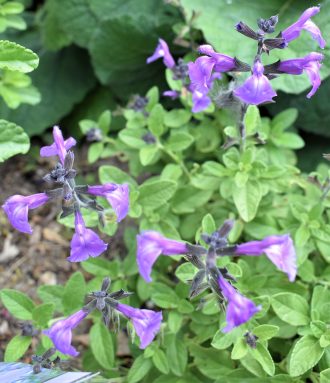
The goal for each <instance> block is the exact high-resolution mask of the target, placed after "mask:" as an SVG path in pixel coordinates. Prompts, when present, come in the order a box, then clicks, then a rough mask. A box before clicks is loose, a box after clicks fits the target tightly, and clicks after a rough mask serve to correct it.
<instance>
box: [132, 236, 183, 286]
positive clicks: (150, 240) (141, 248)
mask: <svg viewBox="0 0 330 383" xmlns="http://www.w3.org/2000/svg"><path fill="white" fill-rule="evenodd" d="M186 252H187V247H186V244H185V243H183V242H179V241H175V240H173V239H168V238H165V237H163V236H162V235H161V234H159V233H158V232H157V231H144V232H142V233H141V234H140V235H138V236H137V258H136V259H137V264H138V268H139V272H140V274H141V276H142V277H143V278H144V279H145V280H146V282H151V281H152V279H151V277H150V274H151V269H152V266H153V264H154V263H155V262H156V260H157V258H158V257H159V256H160V255H161V254H164V255H173V254H185V253H186Z"/></svg>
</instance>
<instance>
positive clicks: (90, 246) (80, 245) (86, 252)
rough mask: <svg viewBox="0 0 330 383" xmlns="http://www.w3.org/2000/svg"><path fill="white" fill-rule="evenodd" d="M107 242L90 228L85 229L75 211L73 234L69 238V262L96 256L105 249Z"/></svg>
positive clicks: (78, 213)
mask: <svg viewBox="0 0 330 383" xmlns="http://www.w3.org/2000/svg"><path fill="white" fill-rule="evenodd" d="M107 246H108V245H107V244H106V243H105V242H103V241H102V240H101V238H100V237H99V236H98V235H97V234H96V233H95V232H94V231H93V230H91V229H87V228H86V226H85V222H84V220H83V217H82V215H81V213H80V212H79V211H76V212H75V234H74V235H73V237H72V240H71V253H70V257H68V260H69V261H70V262H82V261H85V260H86V259H88V258H89V257H93V258H94V257H98V256H99V255H100V254H102V253H103V252H104V251H105V250H106V249H107Z"/></svg>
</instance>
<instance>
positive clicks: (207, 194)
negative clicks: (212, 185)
mask: <svg viewBox="0 0 330 383" xmlns="http://www.w3.org/2000/svg"><path fill="white" fill-rule="evenodd" d="M212 195H213V191H212V190H198V189H196V188H195V187H193V186H190V185H188V186H184V187H181V188H180V189H178V190H177V192H176V193H175V196H174V197H173V200H172V210H173V211H174V212H175V213H176V214H184V213H194V212H195V210H196V208H198V207H201V206H204V205H205V204H206V203H207V201H208V200H209V199H210V198H211V196H212Z"/></svg>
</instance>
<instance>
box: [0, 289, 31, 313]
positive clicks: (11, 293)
mask: <svg viewBox="0 0 330 383" xmlns="http://www.w3.org/2000/svg"><path fill="white" fill-rule="evenodd" d="M0 294H1V295H0V296H1V300H2V303H3V305H4V306H5V307H6V309H7V310H8V311H9V312H10V313H11V314H12V315H13V316H14V317H15V318H17V319H23V320H31V319H32V311H33V309H34V303H33V302H32V300H31V299H30V298H29V297H28V296H27V295H25V294H23V293H21V292H19V291H16V290H11V289H2V290H1V291H0Z"/></svg>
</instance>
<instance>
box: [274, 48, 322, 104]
mask: <svg viewBox="0 0 330 383" xmlns="http://www.w3.org/2000/svg"><path fill="white" fill-rule="evenodd" d="M323 58H324V56H323V55H322V54H321V53H317V52H312V53H310V54H308V55H307V56H305V57H301V58H297V59H292V60H285V61H281V62H280V64H279V66H278V70H280V71H282V72H284V73H289V74H293V75H299V74H302V73H303V71H305V72H306V74H307V76H308V77H309V80H310V82H311V84H312V90H311V91H310V92H309V93H308V94H307V98H310V97H312V96H313V95H314V94H315V92H316V91H317V89H318V87H319V86H320V84H321V78H320V68H321V65H322V64H321V61H322V60H323Z"/></svg>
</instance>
